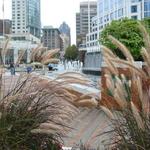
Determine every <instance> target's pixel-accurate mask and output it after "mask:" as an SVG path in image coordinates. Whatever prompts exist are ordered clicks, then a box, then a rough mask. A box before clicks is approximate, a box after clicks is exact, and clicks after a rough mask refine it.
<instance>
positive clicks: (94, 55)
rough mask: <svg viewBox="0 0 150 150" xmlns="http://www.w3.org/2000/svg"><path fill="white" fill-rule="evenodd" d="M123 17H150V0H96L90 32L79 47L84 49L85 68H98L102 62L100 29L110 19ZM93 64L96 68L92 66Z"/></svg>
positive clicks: (109, 21)
mask: <svg viewBox="0 0 150 150" xmlns="http://www.w3.org/2000/svg"><path fill="white" fill-rule="evenodd" d="M125 17H127V18H132V19H137V20H142V19H144V18H146V17H150V0H97V16H95V17H93V18H92V23H91V32H90V33H89V34H87V35H86V48H84V49H83V48H81V49H80V50H81V51H82V50H85V51H86V54H85V59H84V60H85V62H86V63H84V64H85V66H84V67H85V70H90V69H91V70H100V67H101V62H102V55H101V49H100V44H99V39H100V35H101V31H102V30H103V29H104V28H105V27H106V26H107V25H108V24H110V23H111V21H112V20H121V19H123V18H125ZM98 56H99V57H98ZM92 60H93V61H92ZM91 62H92V63H91ZM95 64H96V68H95V67H92V66H95Z"/></svg>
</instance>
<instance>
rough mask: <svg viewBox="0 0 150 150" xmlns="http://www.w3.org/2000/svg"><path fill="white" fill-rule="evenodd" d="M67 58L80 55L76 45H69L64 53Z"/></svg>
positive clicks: (71, 58) (70, 58) (73, 58)
mask: <svg viewBox="0 0 150 150" xmlns="http://www.w3.org/2000/svg"><path fill="white" fill-rule="evenodd" d="M64 57H65V59H68V60H75V59H77V57H78V49H77V47H76V46H75V45H72V46H69V47H68V48H67V49H66V51H65V55H64Z"/></svg>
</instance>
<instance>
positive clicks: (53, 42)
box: [42, 26, 62, 50]
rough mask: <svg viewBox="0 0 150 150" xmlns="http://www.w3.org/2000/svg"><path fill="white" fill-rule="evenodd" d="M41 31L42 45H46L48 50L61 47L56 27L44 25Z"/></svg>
mask: <svg viewBox="0 0 150 150" xmlns="http://www.w3.org/2000/svg"><path fill="white" fill-rule="evenodd" d="M42 32H43V36H42V42H43V44H44V47H47V48H48V49H49V50H51V49H60V50H61V49H62V40H61V37H60V31H59V29H58V28H53V27H52V26H45V27H44V28H43V29H42Z"/></svg>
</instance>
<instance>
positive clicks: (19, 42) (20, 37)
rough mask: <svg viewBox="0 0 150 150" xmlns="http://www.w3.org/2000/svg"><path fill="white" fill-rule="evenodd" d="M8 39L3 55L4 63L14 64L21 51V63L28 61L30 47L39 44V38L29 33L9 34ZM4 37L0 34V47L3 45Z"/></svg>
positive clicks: (32, 47)
mask: <svg viewBox="0 0 150 150" xmlns="http://www.w3.org/2000/svg"><path fill="white" fill-rule="evenodd" d="M9 37H10V41H9V42H8V45H7V49H8V50H7V53H6V55H5V56H4V57H3V60H4V62H5V64H10V63H12V62H13V63H14V64H16V62H17V60H18V57H19V55H20V53H21V52H22V51H25V53H24V56H23V60H22V62H23V63H29V62H30V55H31V51H32V49H34V48H36V47H37V46H38V45H39V44H40V40H39V38H37V37H35V36H33V35H31V34H9ZM5 41H6V37H4V36H0V49H2V48H3V47H4V43H5Z"/></svg>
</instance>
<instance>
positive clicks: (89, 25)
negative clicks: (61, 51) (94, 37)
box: [88, 0, 91, 36]
mask: <svg viewBox="0 0 150 150" xmlns="http://www.w3.org/2000/svg"><path fill="white" fill-rule="evenodd" d="M90 20H91V17H90V0H88V33H89V36H90V30H91V21H90Z"/></svg>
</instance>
